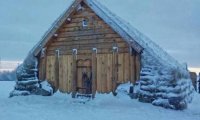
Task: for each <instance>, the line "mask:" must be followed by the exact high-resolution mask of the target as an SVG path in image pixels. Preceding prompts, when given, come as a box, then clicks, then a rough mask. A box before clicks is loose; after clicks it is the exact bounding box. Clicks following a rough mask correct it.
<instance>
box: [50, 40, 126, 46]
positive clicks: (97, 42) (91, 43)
mask: <svg viewBox="0 0 200 120" xmlns="http://www.w3.org/2000/svg"><path fill="white" fill-rule="evenodd" d="M105 44H111V45H114V44H116V45H118V44H126V43H125V42H123V41H117V42H116V41H115V40H107V41H106V40H104V39H101V40H84V41H80V40H79V41H59V42H52V44H51V45H50V47H49V48H51V47H60V46H66V47H67V46H77V45H81V46H84V45H87V46H97V45H105ZM127 46H128V45H127Z"/></svg>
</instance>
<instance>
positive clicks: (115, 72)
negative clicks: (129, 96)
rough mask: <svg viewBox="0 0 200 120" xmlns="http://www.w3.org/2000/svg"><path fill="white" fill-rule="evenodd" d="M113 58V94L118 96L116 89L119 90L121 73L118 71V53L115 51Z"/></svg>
mask: <svg viewBox="0 0 200 120" xmlns="http://www.w3.org/2000/svg"><path fill="white" fill-rule="evenodd" d="M112 57H113V62H112V63H113V65H112V66H113V75H112V76H113V79H112V93H113V95H116V92H115V90H116V88H117V81H118V73H119V71H118V64H119V63H118V58H119V57H118V51H117V50H116V49H115V50H113V55H112Z"/></svg>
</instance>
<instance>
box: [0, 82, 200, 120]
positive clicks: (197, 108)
mask: <svg viewBox="0 0 200 120" xmlns="http://www.w3.org/2000/svg"><path fill="white" fill-rule="evenodd" d="M14 84H15V83H14V82H0V119H2V120H93V119H95V120H102V119H103V120H175V119H177V120H178V119H181V120H199V118H200V95H198V94H195V97H194V101H193V103H192V104H190V105H189V107H188V109H186V110H184V111H175V110H170V109H164V108H161V107H155V106H152V105H151V104H148V103H140V102H138V101H137V100H132V99H130V98H129V97H128V96H126V95H123V94H119V95H118V96H116V97H113V96H112V95H111V94H108V95H97V96H96V99H94V100H91V101H89V102H86V103H85V104H83V103H78V102H77V100H74V99H72V98H71V96H70V95H67V94H62V93H59V92H58V93H56V94H54V95H53V96H50V97H43V96H35V95H34V96H26V97H13V98H8V96H9V92H10V91H11V90H12V89H13V86H14Z"/></svg>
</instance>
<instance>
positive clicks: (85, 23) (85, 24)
mask: <svg viewBox="0 0 200 120" xmlns="http://www.w3.org/2000/svg"><path fill="white" fill-rule="evenodd" d="M82 26H83V27H87V26H88V20H87V19H83V21H82Z"/></svg>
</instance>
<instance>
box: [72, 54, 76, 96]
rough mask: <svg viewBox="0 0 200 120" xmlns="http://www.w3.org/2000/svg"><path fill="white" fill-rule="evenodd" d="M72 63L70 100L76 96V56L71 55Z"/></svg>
mask: <svg viewBox="0 0 200 120" xmlns="http://www.w3.org/2000/svg"><path fill="white" fill-rule="evenodd" d="M72 55H73V62H72V73H71V74H72V98H75V96H76V92H77V91H76V88H77V68H76V66H77V62H76V54H75V53H72Z"/></svg>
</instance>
